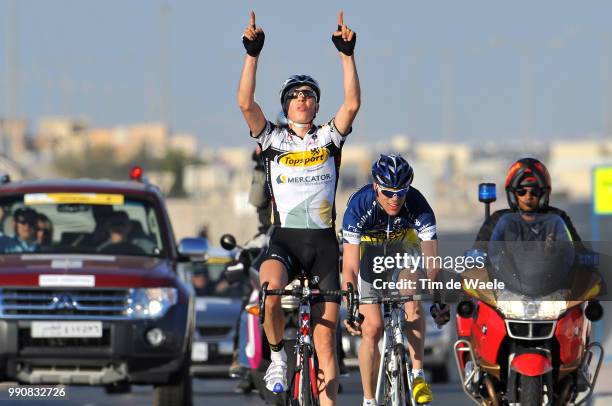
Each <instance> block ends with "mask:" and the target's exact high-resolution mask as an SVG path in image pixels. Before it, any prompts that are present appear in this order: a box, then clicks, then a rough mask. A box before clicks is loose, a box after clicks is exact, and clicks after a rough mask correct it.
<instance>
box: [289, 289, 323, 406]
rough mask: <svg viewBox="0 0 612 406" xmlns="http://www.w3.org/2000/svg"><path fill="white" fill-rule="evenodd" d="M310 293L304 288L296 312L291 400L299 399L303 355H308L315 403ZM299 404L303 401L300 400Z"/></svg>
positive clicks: (316, 390) (316, 397)
mask: <svg viewBox="0 0 612 406" xmlns="http://www.w3.org/2000/svg"><path fill="white" fill-rule="evenodd" d="M309 295H310V292H309V289H308V288H305V291H304V296H303V297H302V298H301V299H300V307H299V311H298V335H297V338H296V343H295V373H294V375H293V399H300V396H301V395H302V391H301V390H300V389H301V388H300V382H301V381H302V380H301V379H300V378H301V376H300V375H301V374H303V373H304V371H303V370H302V365H303V358H304V354H309V360H308V367H309V371H306V373H309V374H310V387H311V389H312V396H313V399H314V400H315V401H316V400H317V399H318V398H319V389H318V386H317V381H316V373H315V365H314V346H313V344H312V328H311V327H312V326H311V320H310V298H309ZM300 403H303V400H302V399H300Z"/></svg>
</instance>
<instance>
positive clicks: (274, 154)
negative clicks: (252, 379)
mask: <svg viewBox="0 0 612 406" xmlns="http://www.w3.org/2000/svg"><path fill="white" fill-rule="evenodd" d="M264 38H265V36H264V32H263V30H262V29H261V28H260V27H257V26H256V25H255V13H254V12H251V15H250V23H249V26H248V27H247V29H246V30H245V32H244V36H243V44H244V46H245V48H246V51H247V55H246V56H245V59H244V66H243V69H242V74H241V77H240V84H239V88H238V104H239V106H240V109H241V111H242V114H243V115H244V118H245V120H246V122H247V124H248V126H249V129H250V130H251V136H252V137H253V138H255V139H256V140H257V142H258V144H259V145H260V146H261V149H262V155H263V157H264V159H265V162H266V174H267V184H268V188H269V190H270V192H271V195H272V201H273V213H274V224H275V225H277V226H279V227H277V228H275V230H274V233H273V234H272V236H271V239H270V245H269V247H268V251H267V258H268V259H266V260H265V261H264V262H263V263H262V265H261V268H260V280H261V282H262V283H264V282H268V283H269V289H282V288H284V287H285V286H286V285H287V283H288V281H290V280H292V279H293V277H294V276H295V275H296V273H298V272H299V271H300V269H304V270H305V271H306V272H307V274H309V275H310V276H318V277H319V287H320V288H321V289H325V290H327V289H338V288H339V287H340V282H339V275H338V242H337V240H336V236H335V233H334V217H335V210H334V200H335V193H336V185H337V180H338V170H339V165H340V151H341V149H342V146H343V144H344V141H345V140H346V136H347V135H348V134H349V133H350V132H351V124H352V123H353V120H354V118H355V116H356V114H357V111H358V110H359V107H360V104H361V96H360V87H359V78H358V76H357V69H356V66H355V60H354V57H353V50H354V47H355V42H356V39H357V38H356V34H355V33H354V32H353V31H352V30H351V29H349V28H348V27H347V26H346V25H345V24H344V22H343V14H342V12H340V14H339V16H338V29H337V30H336V31H335V32H334V33H333V35H332V42H333V43H334V45H335V46H336V48H337V49H338V51H339V53H340V58H341V62H342V70H343V76H344V81H343V83H344V102H343V103H342V105H341V106H340V109H339V110H338V112H337V113H336V116H335V117H334V119H333V120H331V121H329V122H328V123H327V124H325V125H323V126H318V125H314V123H313V121H314V118H315V116H316V114H317V112H318V110H319V102H320V99H321V89H320V87H319V84H318V83H317V81H316V80H314V79H313V78H312V77H310V76H307V75H294V76H291V77H290V78H289V79H287V80H286V81H285V82H284V83H283V86H282V88H281V92H280V101H281V105H282V108H283V111H284V113H285V115H286V117H287V122H288V125H287V126H277V125H275V124H273V123H272V122H270V121H268V120H266V117H265V116H264V114H263V112H262V110H261V108H260V107H259V105H258V104H257V103H256V102H255V100H254V94H255V77H256V70H257V63H258V59H259V53H260V51H261V50H262V48H263V44H264ZM322 299H323V300H322V302H321V303H317V304H316V305H314V306H313V308H312V315H313V321H314V330H313V338H314V344H315V349H316V352H317V357H318V363H319V364H318V365H319V369H320V372H321V373H320V374H319V382H318V386H319V390H320V401H321V405H324V406H325V405H333V404H335V400H336V395H337V388H338V382H337V375H338V367H337V362H336V350H335V347H336V346H335V342H336V340H335V330H336V325H337V320H338V313H339V303H338V302H339V299H338V298H336V297H333V298H331V297H330V298H327V297H326V298H322ZM265 312H266V315H267V316H266V321H265V325H264V330H265V332H266V336H267V338H268V341H269V343H270V349H271V360H272V362H271V364H270V367H269V368H268V370H267V372H266V377H265V380H266V386H267V388H268V389H270V390H271V391H272V392H274V393H280V392H283V391H285V390H286V389H287V361H286V359H287V356H286V353H285V350H284V348H283V345H284V343H283V328H284V320H283V313H282V309H281V298H280V297H278V296H272V297H269V298H268V299H267V300H266V308H265Z"/></svg>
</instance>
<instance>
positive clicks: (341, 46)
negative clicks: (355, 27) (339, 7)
mask: <svg viewBox="0 0 612 406" xmlns="http://www.w3.org/2000/svg"><path fill="white" fill-rule="evenodd" d="M338 31H342V27H341V26H340V25H338ZM332 42H333V43H334V45H335V46H336V49H337V50H338V51H339V52H342V53H343V54H344V55H348V56H351V55H353V51H354V50H355V42H357V33H355V32H353V39H351V40H350V41H345V40H344V39H342V35H333V34H332Z"/></svg>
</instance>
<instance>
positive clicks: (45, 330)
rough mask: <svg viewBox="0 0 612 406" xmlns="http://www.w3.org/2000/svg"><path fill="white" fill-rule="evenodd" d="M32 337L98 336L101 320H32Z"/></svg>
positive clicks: (99, 335) (100, 332)
mask: <svg viewBox="0 0 612 406" xmlns="http://www.w3.org/2000/svg"><path fill="white" fill-rule="evenodd" d="M30 336H31V337H32V338H100V337H102V322H101V321H33V322H32V325H31V327H30Z"/></svg>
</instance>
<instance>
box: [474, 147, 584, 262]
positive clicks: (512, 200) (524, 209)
mask: <svg viewBox="0 0 612 406" xmlns="http://www.w3.org/2000/svg"><path fill="white" fill-rule="evenodd" d="M504 186H505V190H506V197H507V199H508V206H510V208H509V209H502V210H498V211H496V212H494V213H493V214H491V216H490V217H489V218H488V219H485V221H484V223H483V224H482V226H481V227H480V230H479V231H478V235H477V236H476V242H475V246H474V248H476V249H478V250H482V251H486V250H487V244H488V241H490V240H491V234H492V233H493V230H494V229H495V226H496V225H497V222H498V221H499V219H500V218H501V217H502V216H503V215H505V214H508V213H515V212H519V213H520V215H521V218H523V219H524V220H526V221H531V220H533V219H534V214H536V213H551V214H556V215H558V216H559V217H561V219H562V220H563V222H564V223H565V225H566V226H567V228H568V231H569V233H570V236H571V239H572V241H574V242H580V241H582V240H581V239H580V236H579V235H578V232H577V231H576V228H575V227H574V225H573V224H572V220H571V219H570V217H569V216H568V215H567V213H565V211H563V210H561V209H559V208H556V207H553V206H550V205H549V201H550V192H551V190H552V185H551V179H550V174H549V173H548V169H546V166H544V164H543V163H542V162H540V161H539V160H537V159H535V158H521V159H519V160H518V161H516V162H515V163H513V164H512V165H511V166H510V169H508V172H507V173H506V180H505V182H504ZM580 246H581V244H577V245H576V247H577V248H579V247H580Z"/></svg>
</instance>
